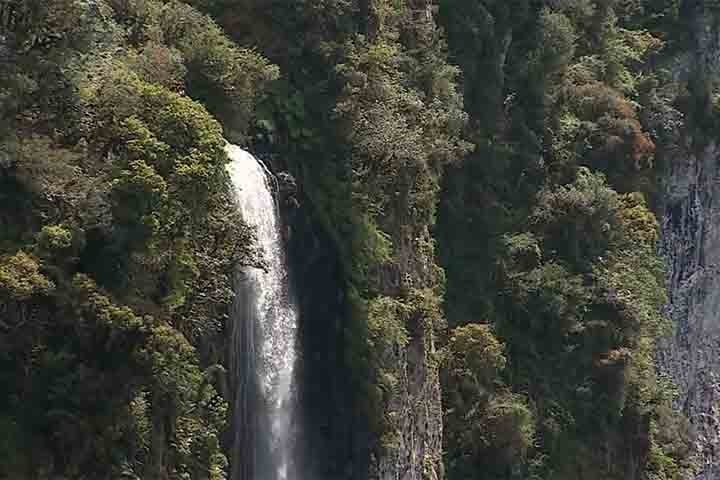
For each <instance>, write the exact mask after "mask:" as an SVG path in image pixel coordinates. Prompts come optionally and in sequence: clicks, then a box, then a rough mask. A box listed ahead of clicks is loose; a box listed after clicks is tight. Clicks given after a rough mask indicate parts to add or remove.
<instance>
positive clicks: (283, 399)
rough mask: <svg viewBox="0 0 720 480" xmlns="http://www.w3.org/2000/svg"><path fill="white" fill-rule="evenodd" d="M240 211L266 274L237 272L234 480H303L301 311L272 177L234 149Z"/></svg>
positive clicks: (255, 270)
mask: <svg viewBox="0 0 720 480" xmlns="http://www.w3.org/2000/svg"><path fill="white" fill-rule="evenodd" d="M226 150H227V154H228V156H229V157H230V160H231V163H230V165H229V167H228V171H229V173H230V177H231V179H232V183H233V185H234V187H235V194H236V198H237V204H238V208H239V209H240V213H241V214H242V217H243V219H244V220H245V222H247V224H248V225H250V226H251V227H253V228H255V233H256V237H257V242H258V246H259V247H260V248H261V250H262V258H263V260H264V262H265V268H264V269H258V268H243V269H242V270H240V271H239V272H238V279H237V286H236V291H237V296H236V300H235V308H234V311H233V318H232V319H231V322H232V340H231V344H232V346H231V349H230V363H231V373H232V374H233V377H234V379H235V381H236V385H235V388H234V390H235V392H234V394H235V398H234V418H233V423H234V424H233V431H234V432H235V437H234V444H233V454H232V458H231V466H232V475H231V479H232V480H299V479H298V478H297V475H296V474H295V473H294V472H293V464H294V462H293V458H292V457H293V455H292V452H293V444H294V440H295V439H294V436H295V435H294V433H293V432H294V426H295V424H294V418H293V417H294V411H295V401H294V399H295V396H294V393H293V380H294V375H293V371H294V367H295V360H296V357H297V354H296V352H297V349H296V331H297V310H296V307H295V305H294V302H293V299H292V296H291V294H290V291H289V282H288V276H287V269H286V267H285V265H286V260H285V252H284V250H283V244H282V239H281V236H280V225H279V220H278V212H277V207H276V203H275V199H274V197H273V191H272V188H273V186H274V178H273V177H272V175H271V174H270V172H269V171H268V170H267V168H265V166H264V165H263V164H262V163H261V162H260V161H259V160H257V159H256V158H254V157H253V156H252V155H250V154H249V153H248V152H246V151H245V150H243V149H241V148H240V147H237V146H235V145H228V146H227V148H226Z"/></svg>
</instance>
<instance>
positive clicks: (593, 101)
mask: <svg viewBox="0 0 720 480" xmlns="http://www.w3.org/2000/svg"><path fill="white" fill-rule="evenodd" d="M716 8H717V6H715V5H714V2H709V1H708V2H701V1H680V0H187V1H184V2H181V1H178V0H169V1H163V0H0V384H2V386H3V389H2V390H3V391H2V394H0V478H3V479H5V478H7V479H38V480H40V479H48V480H49V479H120V478H127V479H208V480H219V479H224V478H229V472H230V469H229V461H228V459H231V458H233V456H232V455H231V454H230V450H231V449H243V448H247V446H246V445H235V444H233V442H232V438H233V437H232V435H231V430H232V428H233V425H232V422H230V418H231V410H232V407H231V402H230V397H231V394H230V393H229V390H230V385H231V384H232V383H233V382H232V379H231V378H229V375H230V374H229V370H228V368H227V362H228V359H227V355H228V354H227V350H228V347H227V341H228V334H227V332H228V330H229V323H230V322H231V321H232V315H231V312H230V310H231V305H232V303H233V298H234V288H233V281H234V275H235V271H236V269H237V268H238V267H242V266H253V265H255V266H258V265H260V266H261V265H262V262H263V258H262V252H261V251H260V250H259V249H258V248H257V245H256V241H255V233H254V231H253V229H252V228H250V227H249V226H248V225H247V224H246V223H245V222H244V220H243V218H242V216H241V215H240V214H239V213H238V211H237V209H236V208H235V205H234V201H233V194H232V189H231V185H230V179H229V176H228V173H227V171H226V165H227V164H228V157H227V154H226V151H225V145H226V141H231V142H233V143H236V144H239V145H242V146H243V147H244V148H246V149H247V150H249V151H252V152H254V154H255V155H257V156H258V157H261V158H263V159H264V160H265V162H266V163H267V165H269V166H270V168H271V170H272V171H273V172H274V173H275V174H276V176H277V178H278V179H279V182H280V187H279V196H280V197H281V198H280V205H281V212H282V218H283V222H284V226H285V229H284V230H285V236H284V237H285V240H286V242H287V248H288V261H289V270H290V272H291V274H292V276H293V278H294V281H295V283H296V289H297V295H298V303H299V311H300V318H301V324H300V331H299V337H300V338H299V342H300V344H301V350H302V352H303V357H302V360H301V362H300V368H299V370H298V373H297V375H298V376H299V378H300V381H299V385H300V386H301V387H300V388H301V391H300V395H301V397H302V399H303V400H302V409H303V418H304V422H305V425H306V426H305V430H306V442H305V444H304V445H303V446H302V449H303V457H304V458H306V460H304V462H306V465H305V468H306V470H307V472H309V473H308V474H307V478H305V479H304V480H310V479H332V480H339V479H353V480H368V479H378V480H380V479H382V480H386V479H387V480H390V479H403V480H420V479H422V480H441V479H443V478H447V479H449V480H467V479H478V480H480V479H482V480H485V479H487V480H491V479H538V480H539V479H545V480H564V479H568V480H570V479H583V480H595V479H597V480H600V479H603V480H608V479H618V480H620V479H637V480H641V479H644V480H676V479H677V480H679V479H684V478H692V475H693V472H694V471H695V469H696V468H697V454H696V451H695V442H694V439H693V435H692V428H691V424H690V422H689V420H688V418H687V417H686V416H685V415H684V413H683V411H682V409H681V408H678V405H677V402H675V398H676V395H677V388H676V386H675V385H674V384H673V382H672V380H671V379H670V378H669V377H668V376H667V375H664V374H661V371H660V370H659V369H658V367H657V366H656V361H655V360H656V356H657V349H658V345H659V344H660V342H661V340H662V339H663V338H664V337H666V336H668V335H671V334H672V331H673V328H674V325H673V323H672V322H671V320H670V318H669V316H668V315H667V312H666V309H665V305H666V304H667V301H668V297H667V291H666V269H665V262H664V260H663V256H662V252H661V249H660V243H661V242H660V226H659V220H658V218H659V217H660V215H661V209H662V205H663V199H662V194H661V192H662V188H663V178H664V172H665V170H666V169H667V168H668V165H667V162H668V158H669V155H666V154H664V153H663V152H670V151H677V149H678V148H681V146H682V147H684V146H686V144H687V143H692V148H694V149H702V148H703V145H704V144H705V143H707V142H710V141H711V140H713V139H715V138H717V135H718V133H719V132H720V130H718V123H717V122H718V118H720V117H718V113H717V111H716V109H717V108H718V107H717V104H716V100H715V88H716V84H717V78H718V77H715V78H713V77H712V73H713V72H710V71H709V69H708V68H705V66H704V65H703V63H702V62H693V61H692V60H688V58H692V55H693V54H694V52H695V51H696V50H697V49H698V40H697V32H696V31H695V29H694V26H695V25H696V22H695V21H694V19H695V18H696V17H697V16H698V15H701V16H704V17H703V18H711V15H714V14H715V13H716V12H715V9H716ZM712 18H716V17H712ZM717 19H720V16H718V17H717ZM716 21H717V20H716ZM715 54H716V55H717V54H718V52H715ZM688 138H692V140H691V141H690V140H687V139H688ZM233 480H240V479H233ZM242 480H250V479H242ZM253 480H260V479H253ZM262 480H275V479H262ZM288 480H301V479H288Z"/></svg>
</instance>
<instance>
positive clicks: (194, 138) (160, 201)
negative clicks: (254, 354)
mask: <svg viewBox="0 0 720 480" xmlns="http://www.w3.org/2000/svg"><path fill="white" fill-rule="evenodd" d="M0 57H1V58H2V62H3V65H8V68H7V69H3V71H2V72H1V73H0V115H1V116H2V118H3V120H4V121H3V122H2V124H3V128H2V129H1V130H2V131H1V132H0V144H1V145H2V148H0V150H2V151H3V157H2V161H0V198H2V201H0V345H1V346H2V354H0V379H2V382H3V385H5V386H6V388H5V393H4V395H2V396H0V423H2V425H3V426H4V433H3V436H2V440H1V441H0V477H2V478H50V477H63V478H119V477H121V476H123V477H127V478H205V479H217V480H219V479H222V478H225V475H226V473H225V472H226V469H227V461H226V459H225V456H224V454H223V450H222V446H221V442H220V438H221V434H222V432H223V431H224V429H225V428H226V418H227V414H228V410H227V405H226V403H225V400H224V399H223V398H221V397H220V395H219V394H218V393H217V391H216V389H215V385H214V384H213V383H214V382H210V381H209V379H208V378H206V376H205V375H204V374H203V370H202V367H207V366H209V365H212V364H214V363H216V362H221V361H224V358H223V356H224V355H223V354H222V353H218V351H217V349H215V348H214V347H211V346H208V345H212V343H213V342H217V337H219V336H221V335H222V334H223V331H224V328H225V321H226V319H227V317H228V310H229V307H230V304H231V302H232V297H233V293H232V276H233V272H234V271H235V268H237V266H238V265H240V264H243V263H249V262H254V261H255V259H254V250H253V247H252V242H253V238H252V232H251V231H250V229H249V228H247V226H246V225H245V224H244V223H243V222H242V220H241V219H240V218H239V216H238V213H237V210H236V208H235V207H234V203H233V198H232V192H231V190H230V185H229V178H228V176H227V173H226V172H225V164H226V162H227V158H226V155H225V152H224V147H225V140H224V138H223V128H222V127H221V125H220V123H219V122H218V121H217V120H216V119H215V118H213V117H212V116H211V114H210V113H209V112H208V110H207V109H206V108H205V107H204V106H202V105H201V104H199V103H197V102H196V101H194V100H192V99H191V97H192V98H195V99H201V100H205V97H204V96H205V95H211V96H212V97H213V99H212V100H213V102H216V103H214V104H213V103H212V102H210V101H208V102H207V103H208V106H210V107H211V108H214V107H218V108H217V109H216V110H213V112H214V113H215V114H216V115H219V116H223V115H227V117H226V118H224V120H225V121H226V126H227V128H228V129H229V130H232V131H233V132H234V133H235V135H236V136H238V137H242V136H244V135H245V129H246V127H247V125H248V123H249V121H250V118H252V116H253V110H254V105H255V104H256V102H257V101H258V99H259V97H260V96H261V92H262V89H263V87H264V85H265V83H266V82H267V81H268V80H270V79H272V78H273V77H274V75H275V69H274V67H272V66H270V64H269V63H268V62H267V61H266V60H265V59H264V58H262V57H261V56H260V55H258V54H256V53H255V52H253V51H251V50H247V49H242V48H240V47H236V46H235V45H234V44H233V43H232V42H231V41H230V40H229V39H228V38H227V37H225V36H224V34H223V33H222V31H221V30H220V29H219V28H218V27H217V26H216V25H215V24H214V23H213V22H212V21H211V20H210V19H209V18H208V17H206V16H203V15H201V14H200V13H198V12H197V11H195V10H193V9H192V8H190V7H189V6H187V5H185V4H182V3H180V2H159V1H153V0H147V1H142V0H139V1H125V0H108V1H107V2H80V1H77V2H75V1H72V0H58V1H52V2H33V1H27V2H24V1H23V2H10V3H8V2H5V4H3V5H2V6H0ZM186 92H187V94H188V95H189V96H186V95H185V93H186ZM219 106H222V107H223V108H224V110H222V111H220V109H219ZM5 427H7V428H6V429H5Z"/></svg>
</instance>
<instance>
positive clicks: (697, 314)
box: [659, 142, 720, 480]
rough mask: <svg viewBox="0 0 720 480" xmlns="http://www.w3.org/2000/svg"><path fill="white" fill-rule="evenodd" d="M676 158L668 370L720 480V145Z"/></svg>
mask: <svg viewBox="0 0 720 480" xmlns="http://www.w3.org/2000/svg"><path fill="white" fill-rule="evenodd" d="M684 153H685V154H684V155H681V156H679V157H678V158H672V159H671V164H672V167H671V171H670V174H669V177H668V180H667V190H666V197H665V205H666V207H665V214H664V218H663V222H662V236H663V245H664V250H665V253H666V256H667V261H668V278H669V294H670V305H669V309H670V315H671V317H672V319H673V320H674V323H675V332H674V335H673V337H672V339H670V340H669V341H668V342H667V344H666V345H665V348H663V349H662V350H661V353H660V358H659V360H660V366H661V368H662V369H663V370H664V371H665V372H667V373H669V374H670V375H671V376H672V378H673V379H674V380H675V382H676V384H677V386H678V388H679V390H680V396H679V398H678V407H680V408H681V409H682V410H683V411H684V412H685V414H686V415H687V416H688V418H689V419H690V421H691V423H692V425H693V430H694V433H695V441H696V444H697V449H698V452H699V454H700V458H701V470H700V472H699V474H698V476H697V478H698V479H702V480H715V479H718V478H720V410H719V407H720V383H719V379H720V146H718V145H717V144H716V143H714V142H713V143H711V144H710V145H707V146H706V147H705V148H703V149H701V150H700V151H699V152H697V153H690V149H687V150H685V152H684Z"/></svg>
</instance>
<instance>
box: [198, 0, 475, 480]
mask: <svg viewBox="0 0 720 480" xmlns="http://www.w3.org/2000/svg"><path fill="white" fill-rule="evenodd" d="M198 3H199V4H202V2H198ZM239 4H242V6H243V8H245V9H247V10H245V11H246V12H248V15H247V16H244V15H242V14H238V12H237V11H236V10H234V9H233V7H234V6H236V5H239ZM204 6H205V8H207V9H208V11H209V12H211V13H212V14H213V15H215V16H216V18H218V19H219V21H220V22H221V23H222V24H223V25H224V26H225V28H226V30H227V31H228V32H231V34H233V35H235V36H236V39H237V40H238V41H239V42H240V43H243V44H252V45H256V46H257V47H258V48H259V49H260V51H261V52H263V53H264V54H266V55H267V56H268V58H270V59H271V60H272V61H273V62H275V63H277V64H278V65H279V66H280V68H281V71H282V74H283V80H281V81H280V82H278V84H276V90H274V91H272V92H271V93H270V95H269V96H268V98H267V101H266V103H265V104H264V105H263V107H261V109H260V113H259V116H260V118H259V121H258V128H257V131H256V133H257V139H256V141H255V144H256V146H257V149H258V150H266V151H268V152H269V155H270V156H271V157H272V158H273V164H274V166H275V168H276V169H277V170H287V171H288V172H289V173H290V174H291V175H292V176H293V177H294V179H295V181H296V184H297V190H298V192H297V195H296V200H297V201H298V204H299V208H297V209H296V210H295V211H294V212H292V213H291V214H290V217H291V218H290V219H289V227H290V231H291V233H290V237H289V242H290V252H291V260H292V267H293V268H292V270H293V273H294V275H295V276H296V278H297V279H298V282H297V283H298V291H299V296H300V310H301V327H300V328H301V332H302V349H303V351H304V352H305V355H304V359H303V364H302V368H301V372H302V375H303V381H302V382H301V385H302V386H301V390H302V394H303V402H302V403H303V408H304V409H305V411H306V416H307V424H308V426H309V428H308V429H307V430H308V433H307V434H308V436H309V439H308V442H307V445H306V448H305V451H306V455H304V457H305V458H306V459H307V461H308V462H310V463H312V464H313V465H310V466H309V467H308V468H309V469H310V470H311V471H313V472H314V474H316V475H318V476H321V477H323V476H324V477H326V478H357V479H367V478H378V479H408V480H410V479H420V478H428V479H435V478H441V477H442V476H443V474H442V444H441V438H442V409H441V404H440V390H439V379H438V368H439V359H438V358H437V354H436V347H435V335H436V332H437V331H438V330H439V329H442V326H443V321H442V312H441V295H442V289H443V278H442V272H441V271H440V270H439V269H438V267H437V266H436V263H435V251H434V241H433V238H432V236H431V233H430V229H431V227H432V225H433V223H434V217H435V205H436V203H437V195H438V192H439V181H440V177H441V175H442V171H443V168H444V166H445V165H446V164H448V163H449V162H451V161H452V160H454V159H456V158H459V157H460V156H461V154H462V152H464V151H465V150H466V149H467V147H468V145H467V144H466V143H465V142H463V141H461V140H460V138H459V136H460V132H461V130H462V127H463V124H464V121H465V115H464V113H463V111H462V101H461V98H460V95H459V94H458V93H457V92H456V89H455V77H456V76H457V73H458V72H457V70H456V69H455V68H452V67H450V66H449V65H447V63H446V62H445V59H444V52H443V44H442V41H441V37H440V32H439V31H438V29H437V28H436V25H435V23H434V19H433V16H432V11H431V9H430V3H429V2H424V1H416V2H384V1H381V2H376V1H358V2H355V1H336V0H331V1H314V0H313V1H308V2H275V3H267V2H263V1H250V2H234V1H217V2H204ZM263 108H264V109H265V110H263ZM328 452H330V453H329V454H328Z"/></svg>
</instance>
